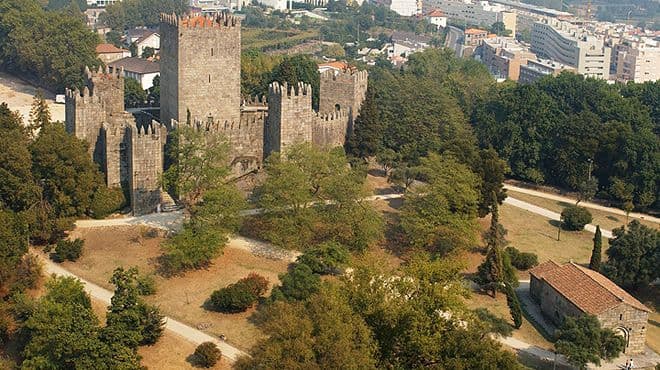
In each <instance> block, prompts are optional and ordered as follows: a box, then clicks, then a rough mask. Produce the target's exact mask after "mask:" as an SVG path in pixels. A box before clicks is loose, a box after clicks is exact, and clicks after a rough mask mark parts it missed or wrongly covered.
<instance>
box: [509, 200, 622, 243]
mask: <svg viewBox="0 0 660 370" xmlns="http://www.w3.org/2000/svg"><path fill="white" fill-rule="evenodd" d="M504 203H506V204H509V205H512V206H514V207H518V208H521V209H524V210H526V211H529V212H532V213H536V214H537V215H541V216H543V217H546V218H549V219H551V220H555V221H559V219H560V217H561V215H560V214H559V213H557V212H553V211H551V210H549V209H545V208H542V207H539V206H535V205H533V204H531V203H527V202H523V201H522V200H518V199H516V198H512V197H506V199H505V200H504ZM584 229H585V230H587V231H589V232H591V233H595V232H596V226H595V225H592V224H589V225H586V226H585V227H584ZM600 232H601V233H602V234H603V236H604V237H605V238H611V237H612V232H611V231H610V230H605V229H600Z"/></svg>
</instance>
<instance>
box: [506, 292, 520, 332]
mask: <svg viewBox="0 0 660 370" xmlns="http://www.w3.org/2000/svg"><path fill="white" fill-rule="evenodd" d="M505 292H506V304H507V306H509V312H510V313H511V318H512V319H513V326H514V327H515V328H516V329H518V328H520V326H521V325H522V309H521V308H520V301H519V300H518V296H517V295H516V291H515V290H514V289H513V286H512V285H511V284H506V290H505Z"/></svg>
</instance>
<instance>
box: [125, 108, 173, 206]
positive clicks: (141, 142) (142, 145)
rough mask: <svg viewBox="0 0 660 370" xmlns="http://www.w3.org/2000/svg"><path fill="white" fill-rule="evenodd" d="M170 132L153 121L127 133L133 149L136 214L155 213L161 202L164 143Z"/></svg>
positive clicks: (131, 175)
mask: <svg viewBox="0 0 660 370" xmlns="http://www.w3.org/2000/svg"><path fill="white" fill-rule="evenodd" d="M166 132H167V131H166V130H165V128H164V127H163V126H161V124H160V123H158V122H156V121H153V122H152V123H151V124H147V125H144V126H136V125H131V126H130V129H129V130H128V131H127V142H128V143H130V144H129V145H128V148H129V151H130V153H129V158H130V160H129V169H128V173H129V177H128V178H129V184H128V185H129V189H130V193H131V206H132V208H133V214H134V215H143V214H147V213H152V212H155V211H156V210H157V209H158V205H159V204H160V200H161V187H160V179H161V176H162V174H163V150H162V148H163V143H164V140H165V139H166V136H167V134H166Z"/></svg>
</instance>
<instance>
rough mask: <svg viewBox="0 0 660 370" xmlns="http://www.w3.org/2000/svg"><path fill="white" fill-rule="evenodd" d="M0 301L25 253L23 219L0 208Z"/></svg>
mask: <svg viewBox="0 0 660 370" xmlns="http://www.w3.org/2000/svg"><path fill="white" fill-rule="evenodd" d="M0 224H1V225H2V227H1V228H0V256H1V257H0V301H1V300H2V299H3V298H4V297H5V296H7V295H9V294H10V292H11V285H12V282H13V281H14V280H15V278H16V276H15V272H16V268H17V266H18V265H19V263H20V261H21V258H23V255H24V254H25V253H27V250H28V246H27V241H26V239H27V235H26V225H25V221H24V220H22V219H21V217H19V216H18V215H17V214H16V213H14V212H11V211H9V210H4V209H2V208H0Z"/></svg>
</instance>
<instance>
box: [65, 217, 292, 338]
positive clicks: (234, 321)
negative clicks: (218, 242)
mask: <svg viewBox="0 0 660 370" xmlns="http://www.w3.org/2000/svg"><path fill="white" fill-rule="evenodd" d="M149 234H150V233H149V232H147V229H145V228H141V227H135V226H125V227H103V228H94V229H79V230H74V232H73V233H72V235H71V236H72V237H80V238H83V239H84V240H85V248H84V251H83V255H82V257H81V258H80V259H79V260H78V261H77V262H66V263H64V264H63V267H65V268H66V269H68V270H69V271H71V272H72V273H74V274H77V275H79V276H81V277H83V278H85V279H88V280H90V281H92V282H94V283H96V284H98V285H100V286H102V287H105V288H108V289H112V286H111V285H110V284H109V283H108V280H109V279H110V277H111V275H112V271H113V270H114V269H115V268H116V267H118V266H124V267H127V268H128V267H132V266H137V267H138V268H139V269H140V272H142V273H154V271H155V267H156V264H155V260H156V258H157V257H158V256H159V255H161V249H160V243H161V241H162V240H163V237H162V236H156V237H150V235H149ZM287 267H288V263H287V262H285V261H280V260H271V259H266V258H263V257H257V256H254V255H252V254H251V253H250V252H247V251H245V250H242V249H237V248H231V247H230V246H229V247H226V248H225V249H224V254H223V255H222V256H220V257H218V258H216V259H215V260H214V261H213V263H212V265H211V266H209V267H208V268H207V269H205V270H197V271H190V272H188V273H186V274H185V275H183V276H177V277H173V278H169V279H165V278H162V277H160V276H156V278H155V280H156V285H157V293H156V294H155V295H153V296H149V297H146V300H147V301H148V302H150V303H152V304H155V305H157V306H159V307H160V309H161V311H162V312H163V313H164V314H166V315H168V316H171V317H173V318H175V319H177V320H180V321H182V322H184V323H186V324H188V325H191V326H193V327H197V328H198V329H200V330H203V331H205V332H206V333H208V334H211V335H216V336H219V335H220V334H224V335H225V336H226V337H227V341H228V342H229V343H230V344H232V345H234V346H236V347H238V348H240V349H243V350H248V349H249V347H251V346H252V345H253V344H255V343H256V341H257V340H258V339H259V338H261V337H262V334H261V332H260V331H259V330H258V329H257V327H256V326H255V325H254V324H253V323H251V322H250V321H249V317H250V315H251V314H252V312H253V310H254V309H252V310H248V311H247V312H244V313H239V314H222V313H218V312H212V311H208V310H206V309H204V307H203V306H204V302H205V301H206V299H207V298H208V297H209V296H210V295H211V293H212V292H213V291H214V290H216V289H220V288H222V287H225V286H227V285H229V284H231V283H234V282H236V281H237V280H239V279H240V278H243V277H245V276H247V275H248V274H249V273H251V272H255V273H257V274H260V275H262V276H264V277H266V278H267V279H268V280H269V281H270V282H271V286H272V285H273V284H277V283H279V280H278V275H279V274H281V273H284V272H285V271H286V269H287Z"/></svg>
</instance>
